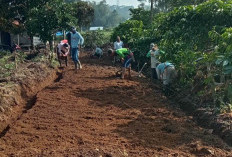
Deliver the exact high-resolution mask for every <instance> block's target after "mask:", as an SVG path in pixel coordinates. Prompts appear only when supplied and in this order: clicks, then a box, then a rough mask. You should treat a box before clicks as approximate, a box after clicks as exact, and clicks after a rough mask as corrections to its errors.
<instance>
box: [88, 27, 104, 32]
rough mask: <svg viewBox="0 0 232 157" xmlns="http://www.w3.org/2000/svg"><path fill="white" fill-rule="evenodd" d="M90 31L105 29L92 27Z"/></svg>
mask: <svg viewBox="0 0 232 157" xmlns="http://www.w3.org/2000/svg"><path fill="white" fill-rule="evenodd" d="M89 30H90V31H97V30H103V27H90V28H89Z"/></svg>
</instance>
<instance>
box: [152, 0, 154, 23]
mask: <svg viewBox="0 0 232 157" xmlns="http://www.w3.org/2000/svg"><path fill="white" fill-rule="evenodd" d="M153 6H154V0H151V23H152V21H153V20H152V19H153Z"/></svg>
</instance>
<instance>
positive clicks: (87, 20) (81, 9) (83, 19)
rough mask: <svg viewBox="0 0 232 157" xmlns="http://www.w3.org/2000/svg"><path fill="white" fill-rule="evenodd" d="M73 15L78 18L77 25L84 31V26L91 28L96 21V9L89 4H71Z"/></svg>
mask: <svg viewBox="0 0 232 157" xmlns="http://www.w3.org/2000/svg"><path fill="white" fill-rule="evenodd" d="M71 7H72V15H73V16H74V17H76V18H77V19H78V20H77V25H78V26H79V27H80V29H81V30H82V27H83V26H89V25H90V24H91V22H92V21H93V19H94V8H93V7H92V6H91V5H89V4H88V3H87V2H82V1H80V2H76V3H72V4H71Z"/></svg>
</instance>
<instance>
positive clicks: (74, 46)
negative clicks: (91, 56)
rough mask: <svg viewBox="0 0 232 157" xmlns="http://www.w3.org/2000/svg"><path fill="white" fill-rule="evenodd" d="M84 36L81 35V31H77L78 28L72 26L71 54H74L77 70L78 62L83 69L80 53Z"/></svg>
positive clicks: (73, 58)
mask: <svg viewBox="0 0 232 157" xmlns="http://www.w3.org/2000/svg"><path fill="white" fill-rule="evenodd" d="M83 43H84V38H83V37H82V36H81V34H80V33H79V32H77V31H76V28H74V27H72V29H71V54H72V60H73V62H74V65H75V70H77V64H78V65H79V68H80V69H81V68H82V66H81V63H80V61H79V58H78V56H79V55H78V53H79V50H80V46H81V45H83Z"/></svg>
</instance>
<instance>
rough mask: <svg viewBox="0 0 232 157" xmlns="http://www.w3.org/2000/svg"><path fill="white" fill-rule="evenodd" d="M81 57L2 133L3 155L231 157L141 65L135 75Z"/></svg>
mask: <svg viewBox="0 0 232 157" xmlns="http://www.w3.org/2000/svg"><path fill="white" fill-rule="evenodd" d="M81 61H82V62H83V69H82V70H79V71H78V73H77V74H75V73H74V71H73V70H72V68H73V65H70V66H69V67H68V68H65V69H64V70H63V76H62V78H61V79H60V80H59V81H58V82H55V83H54V84H52V85H50V86H49V87H47V88H45V89H44V90H42V91H40V92H39V93H38V94H37V96H36V99H35V100H34V102H35V104H34V106H32V108H30V109H29V108H28V110H27V112H25V113H24V114H23V115H22V116H21V117H20V118H19V119H18V120H17V121H16V122H15V123H14V124H12V125H10V127H9V128H8V129H6V130H5V133H2V137H1V138H0V156H19V157H22V156H49V157H50V156H54V157H59V156H84V157H92V156H93V157H95V156H96V157H100V156H105V157H110V156H115V157H121V156H141V157H146V156H148V157H150V156H154V157H155V156H162V157H163V156H164V157H165V156H215V157H220V156H223V157H224V156H228V157H229V156H231V157H232V151H231V150H230V147H228V146H227V145H226V144H225V143H224V142H223V141H222V140H221V139H220V138H218V137H217V136H215V135H212V134H210V133H208V132H207V131H206V130H205V129H202V128H200V127H199V126H197V125H196V124H195V123H194V122H193V120H192V118H191V117H189V116H186V115H185V114H184V113H183V112H182V111H180V110H178V109H175V108H174V107H173V105H175V104H174V103H171V102H170V101H168V100H167V98H165V97H164V96H163V95H162V93H161V91H160V89H159V88H158V87H157V86H155V85H151V84H150V83H149V80H147V79H144V78H138V77H137V74H136V73H135V72H133V73H132V74H133V75H132V77H133V78H132V80H121V79H119V78H116V77H114V74H115V72H116V71H117V68H115V67H111V66H109V65H110V64H109V63H110V62H109V61H106V60H102V59H101V60H94V59H88V58H87V57H82V58H81ZM34 102H33V103H34ZM31 105H33V104H31Z"/></svg>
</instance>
